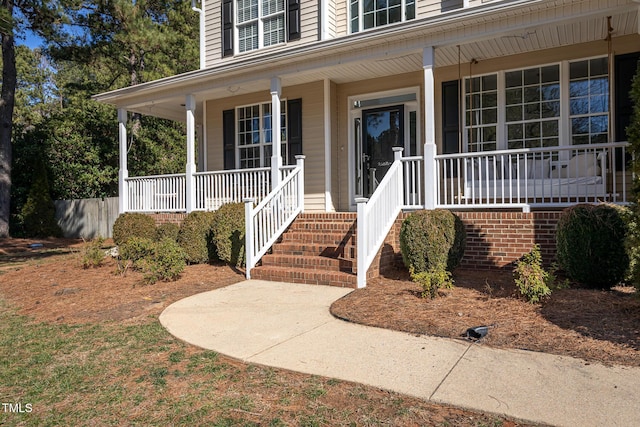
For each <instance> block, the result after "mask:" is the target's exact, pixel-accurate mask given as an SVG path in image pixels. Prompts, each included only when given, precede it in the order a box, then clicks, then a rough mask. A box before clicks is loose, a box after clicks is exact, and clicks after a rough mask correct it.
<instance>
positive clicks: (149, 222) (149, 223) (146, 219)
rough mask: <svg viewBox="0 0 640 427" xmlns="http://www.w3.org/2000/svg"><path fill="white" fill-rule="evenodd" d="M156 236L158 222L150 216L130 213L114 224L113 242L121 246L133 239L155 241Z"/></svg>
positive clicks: (119, 218) (117, 219)
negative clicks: (141, 238) (139, 238)
mask: <svg viewBox="0 0 640 427" xmlns="http://www.w3.org/2000/svg"><path fill="white" fill-rule="evenodd" d="M155 236H156V222H155V221H154V219H153V218H152V217H150V216H149V215H145V214H141V213H135V212H129V213H124V214H122V215H120V216H119V217H118V218H116V221H115V222H114V224H113V241H114V242H115V244H116V245H118V246H120V245H121V244H123V243H125V242H126V241H127V240H129V239H130V238H132V237H144V238H146V239H153V238H155Z"/></svg>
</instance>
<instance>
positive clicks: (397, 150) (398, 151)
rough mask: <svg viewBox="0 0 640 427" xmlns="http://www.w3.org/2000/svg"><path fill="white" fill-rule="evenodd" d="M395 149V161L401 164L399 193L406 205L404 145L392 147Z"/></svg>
mask: <svg viewBox="0 0 640 427" xmlns="http://www.w3.org/2000/svg"><path fill="white" fill-rule="evenodd" d="M391 149H392V150H393V162H394V163H399V164H400V173H399V174H398V190H397V191H398V194H399V195H400V199H401V200H402V203H401V205H404V168H403V165H402V150H404V148H403V147H392V148H391Z"/></svg>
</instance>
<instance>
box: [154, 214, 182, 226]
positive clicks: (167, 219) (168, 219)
mask: <svg viewBox="0 0 640 427" xmlns="http://www.w3.org/2000/svg"><path fill="white" fill-rule="evenodd" d="M149 216H151V217H152V218H153V219H154V220H155V221H156V225H160V224H167V223H172V224H178V225H180V224H182V221H183V220H184V219H185V218H186V216H187V214H186V213H153V214H149Z"/></svg>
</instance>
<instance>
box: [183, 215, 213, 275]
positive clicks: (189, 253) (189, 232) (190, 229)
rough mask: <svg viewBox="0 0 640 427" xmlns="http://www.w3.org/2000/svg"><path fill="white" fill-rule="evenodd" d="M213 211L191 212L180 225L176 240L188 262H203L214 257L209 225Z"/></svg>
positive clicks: (211, 221)
mask: <svg viewBox="0 0 640 427" xmlns="http://www.w3.org/2000/svg"><path fill="white" fill-rule="evenodd" d="M214 214H215V212H200V211H195V212H191V213H190V214H189V215H187V216H186V218H185V219H184V221H182V224H181V225H180V231H179V232H178V238H177V242H178V244H179V245H180V247H181V248H182V249H183V250H184V253H185V257H186V260H187V262H188V263H189V264H203V263H206V262H209V260H211V259H213V258H214V248H213V246H211V244H210V243H209V242H210V241H211V227H212V226H213V221H214V217H215V216H214Z"/></svg>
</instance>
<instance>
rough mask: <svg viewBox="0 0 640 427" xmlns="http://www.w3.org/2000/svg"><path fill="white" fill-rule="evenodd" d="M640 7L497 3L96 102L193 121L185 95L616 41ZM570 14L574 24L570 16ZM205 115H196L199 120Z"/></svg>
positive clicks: (593, 2) (355, 77)
mask: <svg viewBox="0 0 640 427" xmlns="http://www.w3.org/2000/svg"><path fill="white" fill-rule="evenodd" d="M639 9H640V1H637V0H634V1H623V0H617V1H616V0H609V1H602V0H582V1H568V0H556V1H550V0H534V1H511V2H502V1H498V2H492V3H488V4H487V6H486V7H482V8H477V9H474V11H473V12H474V13H468V14H465V13H458V12H456V13H448V14H446V16H444V17H440V18H439V19H435V20H434V19H431V20H419V21H415V22H411V23H405V24H402V25H399V26H389V27H385V28H381V29H379V30H375V31H370V32H365V33H361V34H356V35H351V36H349V37H348V38H342V39H333V40H327V41H320V42H316V43H313V44H310V45H304V46H300V47H295V46H294V47H292V48H285V49H282V48H280V49H274V50H272V51H265V52H264V53H261V54H260V55H257V56H251V57H247V58H244V59H238V60H231V61H223V62H222V63H221V65H219V66H217V67H212V68H208V69H204V70H197V71H193V72H190V73H186V74H182V75H179V76H173V77H169V78H166V79H162V80H158V81H155V82H150V83H147V84H143V85H139V86H136V87H130V88H124V89H120V90H117V91H113V92H109V93H105V94H101V95H96V96H95V97H94V99H96V100H98V101H101V102H105V103H109V104H112V105H115V106H116V107H118V108H124V109H127V110H129V111H135V112H139V113H142V114H145V115H152V116H157V117H163V118H168V119H171V120H177V121H184V120H185V116H186V115H185V110H184V104H185V96H186V95H187V94H195V95H196V98H197V100H198V109H200V107H201V104H202V101H203V100H210V99H221V98H226V97H229V96H235V95H239V94H244V93H254V92H260V91H265V92H266V93H268V91H269V87H270V79H271V78H272V77H274V76H278V77H280V78H281V79H282V85H283V87H284V86H292V85H297V84H304V83H309V82H316V81H322V80H325V79H328V80H331V81H333V82H336V83H338V84H341V83H347V82H353V81H359V80H365V79H371V78H376V77H385V76H390V75H397V74H403V73H408V72H415V71H419V70H422V67H423V64H422V49H423V47H426V46H434V47H435V55H436V57H435V63H436V67H444V66H450V65H457V64H458V60H459V59H458V46H460V61H461V62H462V63H467V62H469V61H470V60H471V59H472V58H473V59H481V60H486V59H491V58H499V57H504V56H508V55H515V54H520V53H526V52H533V51H538V50H543V49H549V48H554V47H561V46H569V45H573V44H578V43H586V42H592V41H596V40H604V39H605V37H606V36H607V16H611V27H612V29H613V33H612V36H613V37H614V44H615V38H617V37H621V36H625V35H631V34H638V33H639V32H640V30H639V23H638V11H639ZM566 16H570V18H566ZM200 116H201V115H199V114H198V115H196V117H198V119H199V118H200Z"/></svg>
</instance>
